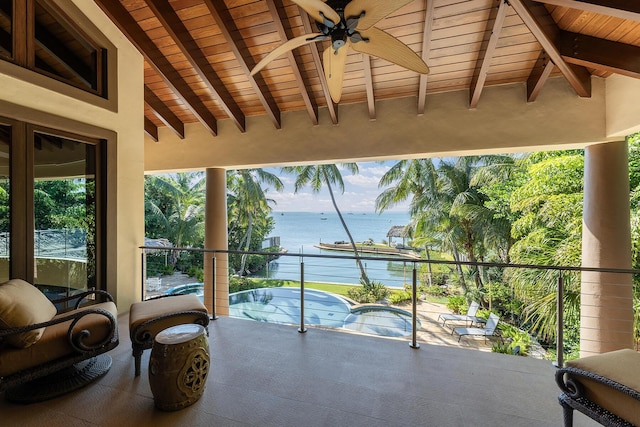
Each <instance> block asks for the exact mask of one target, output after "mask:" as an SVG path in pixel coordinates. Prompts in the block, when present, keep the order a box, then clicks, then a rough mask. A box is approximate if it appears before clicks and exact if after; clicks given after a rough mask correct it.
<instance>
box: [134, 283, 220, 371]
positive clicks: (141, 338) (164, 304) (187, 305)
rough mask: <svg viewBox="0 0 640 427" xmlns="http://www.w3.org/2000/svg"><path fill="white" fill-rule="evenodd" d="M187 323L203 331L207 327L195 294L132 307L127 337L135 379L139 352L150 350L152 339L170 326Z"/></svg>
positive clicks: (204, 310) (168, 297)
mask: <svg viewBox="0 0 640 427" xmlns="http://www.w3.org/2000/svg"><path fill="white" fill-rule="evenodd" d="M188 323H195V324H198V325H202V326H204V327H205V329H206V328H207V325H209V313H208V312H207V308H206V307H205V306H204V304H203V303H202V301H200V298H198V297H197V296H196V295H167V296H163V297H159V298H154V299H149V300H145V301H140V302H134V303H133V304H131V309H130V311H129V335H130V336H131V347H132V350H133V357H134V360H135V376H136V377H137V376H139V375H140V361H141V359H142V353H143V351H144V350H146V349H150V348H151V347H153V341H154V339H155V336H156V335H157V334H158V333H159V332H160V331H163V330H164V329H167V328H169V327H171V326H176V325H182V324H188ZM208 334H209V331H208V329H207V335H208Z"/></svg>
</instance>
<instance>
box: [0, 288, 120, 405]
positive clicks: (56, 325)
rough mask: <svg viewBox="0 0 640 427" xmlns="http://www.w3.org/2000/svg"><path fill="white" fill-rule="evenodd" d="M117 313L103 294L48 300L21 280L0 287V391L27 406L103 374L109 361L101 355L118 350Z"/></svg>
mask: <svg viewBox="0 0 640 427" xmlns="http://www.w3.org/2000/svg"><path fill="white" fill-rule="evenodd" d="M56 306H58V307H70V308H66V309H62V308H61V309H57V308H56ZM117 314H118V313H117V309H116V306H115V303H114V301H113V298H112V297H111V295H110V294H108V293H107V292H104V291H98V290H92V291H87V292H82V293H79V294H77V295H73V296H71V297H67V298H63V299H59V300H56V301H49V299H47V297H46V296H45V295H44V294H43V293H42V292H40V291H39V290H38V289H37V288H36V287H35V286H33V285H31V284H29V283H27V282H25V281H23V280H19V279H13V280H10V281H8V282H5V283H2V284H0V392H3V391H4V392H5V397H6V398H7V399H8V400H12V401H17V402H21V403H29V402H33V401H39V400H45V399H48V398H51V397H55V396H58V395H61V394H64V393H67V392H69V391H72V390H75V389H77V388H80V387H82V386H84V385H86V384H87V383H88V382H90V381H92V380H93V379H96V378H99V377H101V376H102V375H104V374H106V373H107V372H108V370H109V368H110V367H111V358H110V357H109V356H108V355H106V354H104V353H106V352H107V351H109V350H111V349H113V348H114V347H116V346H117V345H118V327H117Z"/></svg>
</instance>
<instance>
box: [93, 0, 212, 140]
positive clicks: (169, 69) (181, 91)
mask: <svg viewBox="0 0 640 427" xmlns="http://www.w3.org/2000/svg"><path fill="white" fill-rule="evenodd" d="M95 1H96V4H97V5H98V6H99V7H100V8H101V9H102V10H103V11H104V13H105V14H106V15H107V16H108V17H109V18H110V19H111V21H112V22H113V23H114V24H116V25H117V26H118V28H119V29H120V31H122V33H123V34H124V35H125V36H126V37H127V38H128V39H129V41H131V43H132V44H133V45H134V46H135V47H136V48H137V49H138V50H139V51H140V53H141V54H142V56H144V58H145V59H146V60H147V62H148V63H149V65H151V66H152V67H153V68H154V69H155V70H156V72H157V73H158V74H159V75H160V77H162V79H163V80H164V82H165V83H166V84H167V86H169V89H170V90H171V91H172V92H173V93H174V95H175V96H176V97H177V98H178V99H180V101H182V103H183V104H184V105H185V107H187V108H188V109H189V110H190V111H191V113H192V114H193V115H194V116H195V117H196V118H197V119H198V120H199V121H200V123H202V125H203V126H204V127H205V128H206V129H207V130H208V131H209V132H211V133H212V134H213V135H216V134H217V129H218V123H217V120H216V118H215V117H214V116H213V114H212V113H211V111H209V109H208V108H207V107H206V106H205V105H204V104H203V103H202V100H201V99H200V98H199V97H198V95H196V93H195V92H193V90H192V89H191V87H190V86H189V84H188V83H187V82H186V81H185V80H184V79H183V78H182V76H180V74H179V73H178V72H177V71H176V70H175V68H173V66H172V65H171V63H170V62H169V60H168V59H167V58H166V57H165V56H164V55H163V54H162V52H160V50H159V49H158V48H157V46H156V45H155V44H154V43H153V41H152V40H151V39H150V38H149V36H148V35H147V34H146V33H145V32H144V31H143V30H142V28H140V26H139V25H138V23H137V22H136V21H135V20H134V19H133V18H132V17H131V15H130V14H129V12H128V11H127V10H126V9H125V8H124V6H122V4H121V3H120V2H119V1H112V0H95Z"/></svg>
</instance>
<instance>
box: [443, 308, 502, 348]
mask: <svg viewBox="0 0 640 427" xmlns="http://www.w3.org/2000/svg"><path fill="white" fill-rule="evenodd" d="M499 320H500V318H499V317H498V316H497V315H495V314H493V313H491V314H490V315H489V319H488V320H487V323H486V324H485V326H484V328H453V331H452V332H451V335H453V334H454V333H455V334H458V335H459V337H458V342H460V339H461V338H462V337H463V336H465V335H475V336H483V337H484V342H485V343H486V342H487V337H493V336H497V329H498V321H499Z"/></svg>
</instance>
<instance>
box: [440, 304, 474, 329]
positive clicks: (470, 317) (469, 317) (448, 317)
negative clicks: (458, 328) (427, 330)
mask: <svg viewBox="0 0 640 427" xmlns="http://www.w3.org/2000/svg"><path fill="white" fill-rule="evenodd" d="M478 308H480V304H478V303H477V302H475V301H473V302H472V303H471V304H470V305H469V310H467V314H451V313H440V315H439V316H438V321H440V319H442V326H445V324H446V323H447V322H449V321H451V322H465V323H467V325H468V326H473V324H474V323H475V324H476V325H478V324H480V323H484V321H483V320H480V319H478V318H477V317H476V313H477V312H478Z"/></svg>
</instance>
